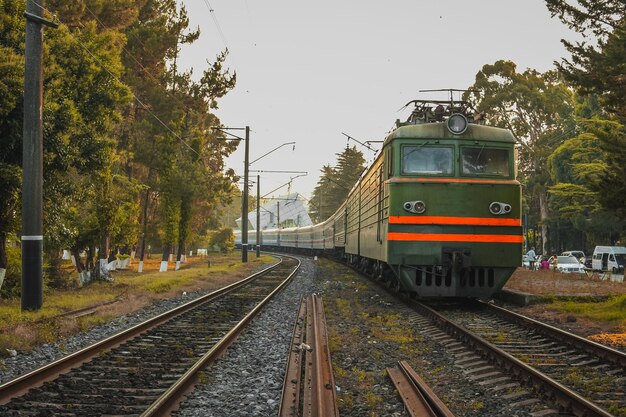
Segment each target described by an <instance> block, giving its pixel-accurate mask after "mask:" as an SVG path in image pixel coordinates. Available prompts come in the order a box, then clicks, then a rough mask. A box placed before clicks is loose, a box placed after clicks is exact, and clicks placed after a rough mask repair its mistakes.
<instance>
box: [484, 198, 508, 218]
mask: <svg viewBox="0 0 626 417" xmlns="http://www.w3.org/2000/svg"><path fill="white" fill-rule="evenodd" d="M489 211H490V212H491V214H496V215H498V214H508V213H510V212H511V205H510V204H507V203H500V202H498V201H494V202H493V203H491V204H489Z"/></svg>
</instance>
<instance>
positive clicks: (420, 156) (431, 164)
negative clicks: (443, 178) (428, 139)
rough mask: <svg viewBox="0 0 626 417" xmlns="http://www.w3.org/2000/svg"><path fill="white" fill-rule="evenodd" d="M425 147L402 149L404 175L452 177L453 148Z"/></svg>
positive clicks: (406, 147) (405, 147)
mask: <svg viewBox="0 0 626 417" xmlns="http://www.w3.org/2000/svg"><path fill="white" fill-rule="evenodd" d="M424 145H425V144H424ZM424 145H420V146H404V147H402V173H403V174H430V175H451V174H452V148H451V147H435V146H429V147H424Z"/></svg>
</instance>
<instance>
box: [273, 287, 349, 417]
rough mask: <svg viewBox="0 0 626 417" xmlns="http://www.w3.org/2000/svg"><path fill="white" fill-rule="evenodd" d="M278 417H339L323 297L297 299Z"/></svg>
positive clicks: (314, 296)
mask: <svg viewBox="0 0 626 417" xmlns="http://www.w3.org/2000/svg"><path fill="white" fill-rule="evenodd" d="M278 416H279V417H298V416H309V417H339V410H338V409H337V399H336V396H335V380H334V378H333V370H332V364H331V359H330V352H329V349H328V333H327V330H326V318H325V317H324V306H323V303H322V299H321V298H319V297H317V296H316V295H315V294H313V295H312V296H310V297H307V298H306V299H304V298H303V299H302V300H301V301H300V309H299V310H298V315H297V318H296V323H295V325H294V330H293V336H292V339H291V349H290V351H289V359H288V361H287V369H286V372H285V382H284V385H283V393H282V398H281V403H280V410H279V413H278Z"/></svg>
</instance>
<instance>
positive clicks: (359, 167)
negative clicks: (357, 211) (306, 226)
mask: <svg viewBox="0 0 626 417" xmlns="http://www.w3.org/2000/svg"><path fill="white" fill-rule="evenodd" d="M364 169H365V158H364V157H363V153H362V152H361V151H359V150H357V149H356V146H353V147H352V148H350V147H346V149H344V151H343V152H341V153H338V154H337V163H336V165H335V166H334V167H331V166H330V165H324V166H323V167H322V169H321V173H322V176H321V177H320V179H319V180H318V182H317V186H316V187H315V189H314V190H313V195H312V197H311V202H310V204H309V215H310V216H311V219H312V220H313V221H314V222H321V221H324V220H326V219H327V218H329V217H330V216H332V215H333V214H334V213H335V211H337V209H338V208H339V206H340V205H341V203H343V202H344V201H345V200H346V198H347V197H348V193H349V192H350V190H351V188H352V187H353V186H354V184H356V182H357V181H358V180H359V177H360V176H361V173H362V172H363V170H364Z"/></svg>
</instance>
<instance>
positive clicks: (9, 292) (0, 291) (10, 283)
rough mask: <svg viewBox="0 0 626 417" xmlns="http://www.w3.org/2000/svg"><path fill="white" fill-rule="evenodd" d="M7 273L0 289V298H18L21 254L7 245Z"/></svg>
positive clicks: (19, 292) (20, 280)
mask: <svg viewBox="0 0 626 417" xmlns="http://www.w3.org/2000/svg"><path fill="white" fill-rule="evenodd" d="M6 250H7V264H8V265H7V272H6V275H5V276H4V283H3V284H2V288H0V298H4V299H7V298H13V297H19V296H20V294H21V290H22V252H21V251H20V249H19V248H16V247H12V246H11V245H7V248H6Z"/></svg>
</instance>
